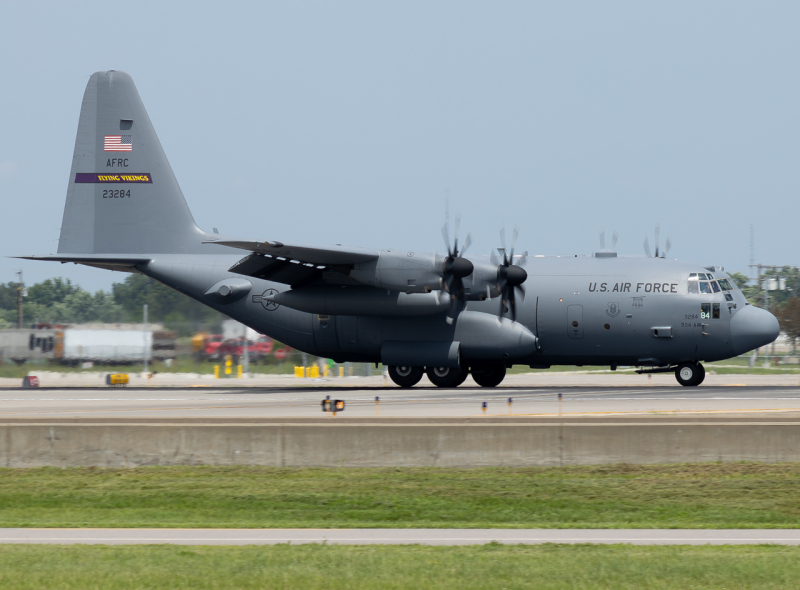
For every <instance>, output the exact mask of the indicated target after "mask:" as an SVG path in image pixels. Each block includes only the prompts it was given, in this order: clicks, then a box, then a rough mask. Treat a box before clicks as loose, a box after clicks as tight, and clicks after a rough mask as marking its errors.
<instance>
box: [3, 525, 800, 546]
mask: <svg viewBox="0 0 800 590" xmlns="http://www.w3.org/2000/svg"><path fill="white" fill-rule="evenodd" d="M492 542H496V543H503V544H524V545H538V544H542V543H569V544H575V543H598V544H603V545H608V544H616V543H629V544H631V545H753V544H765V543H767V544H772V545H800V530H798V529H714V530H709V529H27V528H25V529H23V528H19V529H0V544H8V543H22V544H48V545H52V544H56V545H75V544H81V545H145V544H146V545H152V544H169V545H276V544H279V543H289V544H292V545H300V544H306V543H328V544H332V545H412V544H419V545H483V544H486V543H492Z"/></svg>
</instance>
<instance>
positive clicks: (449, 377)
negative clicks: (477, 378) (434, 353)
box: [425, 367, 469, 387]
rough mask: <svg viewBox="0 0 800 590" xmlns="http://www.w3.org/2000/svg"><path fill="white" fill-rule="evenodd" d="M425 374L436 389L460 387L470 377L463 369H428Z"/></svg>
mask: <svg viewBox="0 0 800 590" xmlns="http://www.w3.org/2000/svg"><path fill="white" fill-rule="evenodd" d="M425 373H426V374H427V375H428V379H430V380H431V383H433V384H434V385H435V386H436V387H458V386H459V385H461V384H462V383H464V380H465V379H466V378H467V375H469V371H466V370H464V369H462V368H461V367H457V368H456V367H428V368H427V369H425Z"/></svg>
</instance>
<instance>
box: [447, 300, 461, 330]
mask: <svg viewBox="0 0 800 590" xmlns="http://www.w3.org/2000/svg"><path fill="white" fill-rule="evenodd" d="M457 315H458V299H456V298H455V297H451V298H450V309H449V310H448V311H447V318H445V321H446V322H447V323H448V324H452V323H453V321H454V320H455V319H456V316H457Z"/></svg>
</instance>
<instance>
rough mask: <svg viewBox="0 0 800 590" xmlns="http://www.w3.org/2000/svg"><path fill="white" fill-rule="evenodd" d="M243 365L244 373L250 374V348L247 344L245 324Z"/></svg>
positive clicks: (245, 327)
mask: <svg viewBox="0 0 800 590" xmlns="http://www.w3.org/2000/svg"><path fill="white" fill-rule="evenodd" d="M243 364H244V367H242V371H243V372H244V374H245V375H249V374H250V350H249V346H248V345H247V326H244V363H243Z"/></svg>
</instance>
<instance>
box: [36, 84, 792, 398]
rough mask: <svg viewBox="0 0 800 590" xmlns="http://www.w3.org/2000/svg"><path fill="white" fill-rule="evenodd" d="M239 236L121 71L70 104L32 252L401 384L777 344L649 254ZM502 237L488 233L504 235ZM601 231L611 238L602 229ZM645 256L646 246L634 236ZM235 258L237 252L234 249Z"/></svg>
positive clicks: (685, 371) (730, 295)
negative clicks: (376, 370) (59, 217)
mask: <svg viewBox="0 0 800 590" xmlns="http://www.w3.org/2000/svg"><path fill="white" fill-rule="evenodd" d="M457 226H458V220H456V231H455V238H454V240H453V241H452V243H451V241H450V239H449V236H448V231H447V224H446V225H445V228H444V229H443V234H444V237H445V242H446V244H447V254H446V255H444V254H435V253H430V252H415V251H406V250H371V249H362V248H349V247H343V246H339V245H336V246H317V245H310V244H301V243H292V242H282V241H277V240H274V239H273V240H272V241H255V240H251V241H248V240H242V239H237V238H232V237H225V236H222V235H219V234H216V233H211V234H209V233H206V232H204V231H202V230H201V229H199V228H198V227H197V225H196V224H195V221H194V219H193V217H192V214H191V213H190V212H189V208H188V206H187V204H186V201H185V200H184V197H183V193H182V192H181V189H180V188H179V186H178V182H177V180H176V179H175V176H174V175H173V173H172V169H171V168H170V165H169V163H168V162H167V158H166V156H165V155H164V151H163V150H162V148H161V144H160V142H159V140H158V137H157V136H156V133H155V131H154V129H153V126H152V124H151V123H150V119H149V117H148V116H147V112H146V111H145V109H144V105H143V104H142V101H141V99H140V98H139V93H138V92H137V90H136V87H135V86H134V84H133V80H132V79H131V77H130V76H129V75H128V74H126V73H124V72H120V71H114V70H110V71H105V72H97V73H95V74H93V75H92V77H91V79H90V80H89V84H88V85H87V87H86V92H85V94H84V96H83V104H82V106H81V115H80V121H79V123H78V135H77V139H76V141H75V153H74V155H73V158H72V170H71V171H70V177H69V185H68V189H67V202H66V205H65V207H64V218H63V222H62V225H61V237H60V241H59V245H58V254H53V255H50V256H25V257H23V258H28V259H31V260H52V261H59V262H62V263H66V262H73V263H76V264H84V265H87V266H93V267H98V268H103V269H109V270H116V271H122V272H139V273H142V274H144V275H147V276H148V277H152V278H153V279H155V280H157V281H160V282H162V283H164V284H165V285H167V286H169V287H172V288H173V289H175V290H177V291H179V292H181V293H183V294H185V295H188V296H189V297H192V298H193V299H196V300H197V301H200V302H201V303H204V304H205V305H208V306H209V307H212V308H214V309H216V310H218V311H220V312H222V313H224V314H225V315H228V316H230V317H232V318H234V319H236V320H239V321H240V322H242V323H244V324H246V325H248V326H250V327H251V328H253V329H255V330H257V331H259V332H261V333H263V334H267V335H268V336H271V337H272V338H275V339H276V340H279V341H281V342H285V343H286V344H288V345H290V346H292V347H294V348H296V349H299V350H301V351H305V352H307V353H310V354H314V355H319V356H322V357H327V358H332V359H334V360H335V361H337V362H344V361H351V362H352V361H355V362H368V363H373V362H374V363H378V362H382V363H383V364H384V365H387V366H388V367H389V375H390V376H391V378H392V380H393V381H394V382H395V383H397V384H398V385H400V386H401V387H411V386H413V385H415V384H416V383H417V382H418V381H419V380H420V379H421V378H422V374H423V372H426V373H427V375H428V377H429V378H430V380H431V381H432V382H433V383H434V384H435V385H437V386H439V387H457V386H458V385H460V384H461V383H463V382H464V380H465V379H466V378H467V376H468V374H471V375H472V378H473V379H474V380H475V382H476V383H478V385H481V386H484V387H494V386H497V385H499V384H500V383H501V382H502V380H503V378H504V377H505V374H506V369H507V368H508V367H511V366H513V365H517V364H524V365H529V366H531V367H535V368H546V367H550V366H551V365H579V366H580V365H604V366H610V367H611V369H612V370H614V369H616V368H617V366H620V365H625V366H636V367H639V368H640V371H641V372H654V373H655V372H674V373H675V376H676V378H677V380H678V382H679V383H681V384H682V385H698V384H700V383H701V382H702V381H703V377H704V375H705V371H704V369H703V365H702V364H700V362H701V361H707V362H708V361H717V360H722V359H726V358H730V357H733V356H736V355H739V354H743V353H745V352H747V351H749V350H752V349H754V348H757V347H759V346H764V345H766V344H768V343H770V342H772V341H773V340H775V338H776V337H777V336H778V322H777V320H776V319H775V317H774V316H773V315H772V314H770V313H769V312H767V311H765V310H762V309H759V308H756V307H753V306H751V305H750V304H749V303H747V301H746V299H745V297H744V295H743V294H742V292H741V291H740V290H739V289H738V288H737V286H736V285H735V284H734V283H733V281H732V280H731V279H730V277H729V276H728V275H727V274H725V272H724V271H723V269H722V268H721V267H713V266H709V267H701V266H697V265H695V264H689V263H684V262H678V261H677V260H674V259H668V258H666V252H659V250H658V238H656V251H655V256H650V255H649V252H648V257H646V258H644V257H638V258H635V257H634V258H624V257H620V256H617V253H616V252H615V251H614V247H615V243H616V239H614V243H612V246H611V248H610V249H605V248H603V249H601V250H600V251H598V252H597V253H595V254H594V255H592V256H531V257H529V256H527V255H526V254H523V255H518V254H514V242H515V241H516V231H515V233H514V238H513V240H512V244H511V248H510V249H508V250H507V249H506V247H505V244H502V246H503V247H502V248H498V252H499V256H494V255H492V256H483V257H481V256H471V257H469V258H467V257H466V256H465V252H466V249H467V247H468V246H469V241H470V240H469V237H467V239H466V241H465V243H464V244H463V246H461V247H459V244H458V227H457ZM503 233H504V232H501V237H502V235H503ZM615 238H616V236H615ZM645 250H646V251H647V250H649V247H648V246H647V245H645ZM243 252H244V256H243Z"/></svg>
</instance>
